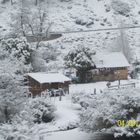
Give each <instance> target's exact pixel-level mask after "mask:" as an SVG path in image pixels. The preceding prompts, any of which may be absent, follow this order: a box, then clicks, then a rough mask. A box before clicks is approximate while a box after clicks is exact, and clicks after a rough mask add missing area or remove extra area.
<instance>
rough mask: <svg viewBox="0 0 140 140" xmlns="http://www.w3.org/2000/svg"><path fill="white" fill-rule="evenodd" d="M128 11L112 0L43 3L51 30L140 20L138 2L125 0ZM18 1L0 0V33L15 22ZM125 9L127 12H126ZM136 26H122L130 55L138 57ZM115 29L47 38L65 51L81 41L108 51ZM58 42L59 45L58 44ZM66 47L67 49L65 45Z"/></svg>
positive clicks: (3, 32)
mask: <svg viewBox="0 0 140 140" xmlns="http://www.w3.org/2000/svg"><path fill="white" fill-rule="evenodd" d="M123 2H125V3H127V4H128V6H129V9H130V11H127V7H125V6H124V8H123V9H125V8H126V11H124V13H125V12H126V14H124V13H119V12H116V11H115V10H114V7H113V6H112V0H77V1H74V0H69V1H65V0H63V1H62V0H51V1H48V3H47V5H46V11H47V13H48V17H49V18H48V19H49V22H53V24H52V27H51V31H55V32H59V31H73V30H76V31H77V30H78V31H79V30H91V29H101V28H114V27H118V26H119V25H120V21H123V23H124V24H125V25H126V26H138V25H139V24H140V11H139V7H140V2H139V1H138V0H125V1H123ZM19 5H20V4H19V2H18V1H17V2H15V3H14V4H13V5H10V3H8V2H7V3H5V4H0V21H1V22H0V31H1V35H2V36H3V35H6V34H8V33H9V32H10V31H11V26H10V24H11V23H13V22H15V21H14V20H13V19H12V18H11V15H14V14H15V13H17V12H18V11H19ZM26 5H27V6H28V7H30V9H31V10H34V9H35V8H36V6H35V5H34V4H33V3H31V2H29V1H26ZM127 12H128V13H127ZM139 30H140V29H130V30H126V33H127V35H128V37H129V44H130V47H131V48H132V50H133V52H134V58H136V56H137V57H139V53H140V49H139V45H140V44H139ZM118 34H119V31H101V32H88V33H73V34H63V37H61V38H60V39H57V40H54V41H50V42H49V43H50V44H52V46H58V48H63V50H64V51H62V52H64V53H65V52H67V51H68V50H69V48H70V49H71V48H72V47H75V46H77V45H81V44H84V45H85V46H90V47H92V48H93V49H94V50H96V51H100V50H103V51H108V49H107V48H109V46H113V42H114V39H115V38H116V37H117V35H118ZM59 46H60V47H59ZM65 48H67V49H65Z"/></svg>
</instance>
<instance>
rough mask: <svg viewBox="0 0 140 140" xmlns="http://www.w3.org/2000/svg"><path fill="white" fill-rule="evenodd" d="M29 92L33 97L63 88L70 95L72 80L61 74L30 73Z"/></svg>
mask: <svg viewBox="0 0 140 140" xmlns="http://www.w3.org/2000/svg"><path fill="white" fill-rule="evenodd" d="M27 76H28V84H29V91H30V92H31V93H32V94H33V96H35V95H38V94H40V93H41V92H42V91H45V90H47V89H48V90H50V89H59V88H62V89H63V90H64V91H65V92H68V93H69V84H70V82H71V79H69V78H68V77H66V76H64V75H63V74H59V73H28V74H27Z"/></svg>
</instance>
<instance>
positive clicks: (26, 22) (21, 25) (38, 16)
mask: <svg viewBox="0 0 140 140" xmlns="http://www.w3.org/2000/svg"><path fill="white" fill-rule="evenodd" d="M46 4H47V2H45V1H44V2H42V3H39V4H38V6H37V7H36V9H34V11H31V10H30V7H29V6H28V5H27V3H25V2H24V1H23V0H21V1H20V4H19V11H18V12H17V13H16V14H13V15H12V20H13V24H11V26H12V29H13V33H11V34H12V35H13V34H14V35H16V36H21V35H22V36H25V37H26V38H27V39H28V40H30V42H36V44H35V46H36V48H38V47H39V46H40V43H41V42H42V41H43V40H44V39H46V38H47V37H48V36H49V30H50V28H51V26H52V23H50V22H49V21H48V15H47V10H46V9H47V8H46V7H47V6H46Z"/></svg>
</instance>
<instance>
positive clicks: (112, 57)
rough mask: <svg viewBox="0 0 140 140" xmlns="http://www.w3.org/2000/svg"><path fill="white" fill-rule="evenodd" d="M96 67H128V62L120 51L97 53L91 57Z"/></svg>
mask: <svg viewBox="0 0 140 140" xmlns="http://www.w3.org/2000/svg"><path fill="white" fill-rule="evenodd" d="M93 61H94V62H95V65H96V67H97V68H115V67H129V66H130V65H129V63H128V61H127V59H126V57H125V56H124V54H123V53H121V52H111V53H108V54H103V53H100V54H97V55H95V56H94V57H93Z"/></svg>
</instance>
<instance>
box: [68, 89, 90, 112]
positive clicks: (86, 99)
mask: <svg viewBox="0 0 140 140" xmlns="http://www.w3.org/2000/svg"><path fill="white" fill-rule="evenodd" d="M92 98H93V94H92V93H91V94H86V93H84V92H80V93H78V92H77V93H73V95H72V99H71V100H72V102H73V103H74V104H76V103H78V104H80V105H81V107H83V108H85V109H86V108H87V107H88V106H89V103H90V101H92Z"/></svg>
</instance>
